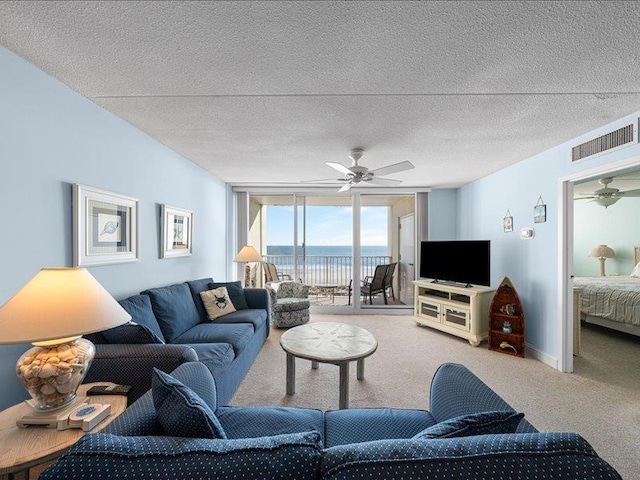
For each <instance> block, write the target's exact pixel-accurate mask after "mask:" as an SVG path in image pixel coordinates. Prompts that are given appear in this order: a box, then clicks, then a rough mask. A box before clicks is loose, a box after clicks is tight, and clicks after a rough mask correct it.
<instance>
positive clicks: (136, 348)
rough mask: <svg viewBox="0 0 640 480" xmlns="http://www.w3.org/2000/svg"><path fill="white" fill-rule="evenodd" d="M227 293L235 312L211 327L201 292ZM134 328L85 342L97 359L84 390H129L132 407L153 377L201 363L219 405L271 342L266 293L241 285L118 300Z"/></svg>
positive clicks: (199, 286) (205, 281)
mask: <svg viewBox="0 0 640 480" xmlns="http://www.w3.org/2000/svg"><path fill="white" fill-rule="evenodd" d="M219 286H225V287H227V288H228V291H229V295H230V297H231V301H232V302H233V304H234V305H236V306H237V307H238V308H237V310H236V311H235V312H233V313H229V314H227V315H224V316H221V317H218V318H216V319H215V320H213V321H211V320H209V317H208V315H207V311H206V309H205V306H204V304H203V301H202V299H201V297H200V293H201V292H203V291H205V290H211V289H213V288H217V287H219ZM119 302H120V305H122V307H123V308H124V309H125V310H127V312H129V314H131V317H132V322H135V324H136V325H124V326H122V327H116V328H115V329H110V330H106V331H103V332H99V333H95V334H90V335H86V337H87V338H89V340H91V341H92V342H93V343H94V344H96V355H95V358H94V360H93V362H92V364H91V368H90V369H89V371H88V372H87V376H86V377H85V379H84V382H85V383H89V382H96V381H111V382H114V383H118V384H123V385H131V386H132V387H133V388H132V390H131V392H130V394H129V403H133V402H134V401H135V400H137V399H138V398H139V397H140V396H142V395H143V394H144V393H145V392H146V391H147V390H149V389H150V388H151V372H152V370H153V368H154V367H155V368H159V369H160V370H163V371H165V372H171V371H173V370H175V368H177V367H178V366H179V365H181V364H183V363H185V362H202V363H203V364H204V365H206V366H207V368H208V369H209V371H210V372H211V374H212V375H213V378H214V379H215V383H216V386H217V390H216V391H217V397H216V402H217V403H218V404H219V405H224V404H225V403H227V402H228V401H229V399H230V398H231V397H232V396H233V394H234V393H235V391H236V389H237V388H238V386H239V385H240V382H241V381H242V379H243V378H244V376H245V375H246V373H247V371H248V370H249V368H250V367H251V365H252V363H253V361H254V360H255V358H256V357H257V355H258V353H259V352H260V349H261V348H262V345H263V344H264V342H265V340H266V338H267V337H268V336H269V328H270V313H269V311H270V310H269V295H268V293H267V291H266V290H265V289H258V288H254V289H243V288H242V287H241V285H240V282H225V283H215V282H213V280H212V279H211V278H201V279H198V280H192V281H188V282H184V283H178V284H175V285H169V286H165V287H159V288H152V289H148V290H145V291H143V292H141V293H140V294H139V295H134V296H132V297H129V298H125V299H123V300H120V301H119Z"/></svg>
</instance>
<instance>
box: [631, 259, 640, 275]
mask: <svg viewBox="0 0 640 480" xmlns="http://www.w3.org/2000/svg"><path fill="white" fill-rule="evenodd" d="M630 275H631V276H632V277H640V262H639V263H638V264H637V265H636V266H635V267H633V270H632V271H631V273H630Z"/></svg>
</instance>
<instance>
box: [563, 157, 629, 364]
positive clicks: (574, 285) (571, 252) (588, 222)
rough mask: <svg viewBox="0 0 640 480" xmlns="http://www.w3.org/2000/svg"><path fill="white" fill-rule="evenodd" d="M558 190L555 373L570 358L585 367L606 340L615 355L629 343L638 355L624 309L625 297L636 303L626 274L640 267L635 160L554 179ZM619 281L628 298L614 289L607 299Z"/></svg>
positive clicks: (601, 351) (606, 349)
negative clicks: (559, 320)
mask: <svg viewBox="0 0 640 480" xmlns="http://www.w3.org/2000/svg"><path fill="white" fill-rule="evenodd" d="M561 184H562V189H561V190H562V192H563V195H562V198H563V200H562V201H563V208H562V212H563V217H564V219H562V218H561V222H560V225H561V227H562V230H561V238H562V240H561V243H562V245H561V252H562V253H561V257H560V264H561V265H562V269H561V271H562V273H561V278H560V285H561V290H562V291H563V292H564V299H563V312H564V315H563V318H565V322H563V326H562V338H563V339H564V340H563V342H562V355H561V359H560V362H561V363H560V367H561V368H560V369H561V370H562V371H567V372H572V371H574V359H575V361H576V365H577V366H578V367H579V368H580V369H584V368H586V366H588V365H589V364H591V363H593V362H594V361H593V358H591V359H590V356H591V355H596V356H597V355H602V354H605V353H603V352H607V351H608V350H610V348H611V347H605V346H604V345H606V344H608V342H610V341H614V342H616V341H617V342H619V348H620V349H622V350H624V348H625V347H627V346H629V345H631V346H632V347H633V351H634V354H635V355H637V353H636V352H637V345H639V344H640V337H639V336H638V335H640V327H639V326H638V325H637V324H638V323H639V322H637V321H636V320H640V319H635V320H634V316H635V315H638V314H639V313H635V312H636V311H637V312H640V308H635V309H634V308H627V307H628V306H629V305H630V303H629V302H632V301H633V300H631V299H629V298H626V299H625V298H624V296H626V295H628V294H630V295H632V296H635V297H636V298H637V299H638V301H640V279H637V282H635V283H636V284H637V285H636V286H635V287H634V286H631V285H629V282H630V281H632V279H630V276H629V274H630V273H631V272H632V270H633V268H634V267H635V265H636V264H637V263H638V261H640V248H635V247H638V246H640V240H639V239H640V161H639V159H638V158H635V159H630V160H627V161H624V162H619V163H616V164H611V165H608V166H604V167H600V168H598V169H593V170H589V171H586V172H583V173H581V174H579V175H574V176H572V177H566V178H564V179H561ZM616 190H617V191H616ZM620 192H627V193H620ZM621 283H623V284H624V283H626V285H624V286H623V287H622V289H623V290H628V291H631V292H627V293H620V292H617V291H616V293H614V295H613V297H610V295H611V293H612V292H613V291H612V290H611V287H612V286H613V285H614V284H616V285H620V284H621ZM616 288H619V287H616ZM620 299H621V302H620V301H618V300H620ZM639 305H640V304H639ZM634 322H635V323H636V325H634ZM620 332H624V333H620ZM629 334H632V335H633V336H631V335H629ZM620 342H621V343H620ZM594 358H596V357H594ZM596 364H597V362H596Z"/></svg>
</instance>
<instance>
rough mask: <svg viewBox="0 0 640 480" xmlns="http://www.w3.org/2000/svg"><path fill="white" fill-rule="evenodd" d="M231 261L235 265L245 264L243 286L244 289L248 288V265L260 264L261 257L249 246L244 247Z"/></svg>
mask: <svg viewBox="0 0 640 480" xmlns="http://www.w3.org/2000/svg"><path fill="white" fill-rule="evenodd" d="M233 261H234V262H237V263H246V265H245V266H244V286H245V288H248V287H250V286H251V279H250V276H251V266H250V265H249V262H262V257H261V256H260V254H259V253H258V251H257V250H256V249H255V248H253V247H252V246H251V245H245V246H244V247H242V250H240V251H239V252H238V255H236V258H234V259H233Z"/></svg>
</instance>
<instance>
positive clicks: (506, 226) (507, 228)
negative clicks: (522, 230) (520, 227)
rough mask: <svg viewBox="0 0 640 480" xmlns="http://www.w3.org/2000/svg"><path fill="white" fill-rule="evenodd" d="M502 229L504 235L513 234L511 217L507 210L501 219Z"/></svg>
mask: <svg viewBox="0 0 640 480" xmlns="http://www.w3.org/2000/svg"><path fill="white" fill-rule="evenodd" d="M502 229H503V230H504V232H505V233H508V232H513V217H512V216H511V213H510V212H509V210H507V213H506V214H505V216H504V218H503V219H502Z"/></svg>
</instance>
